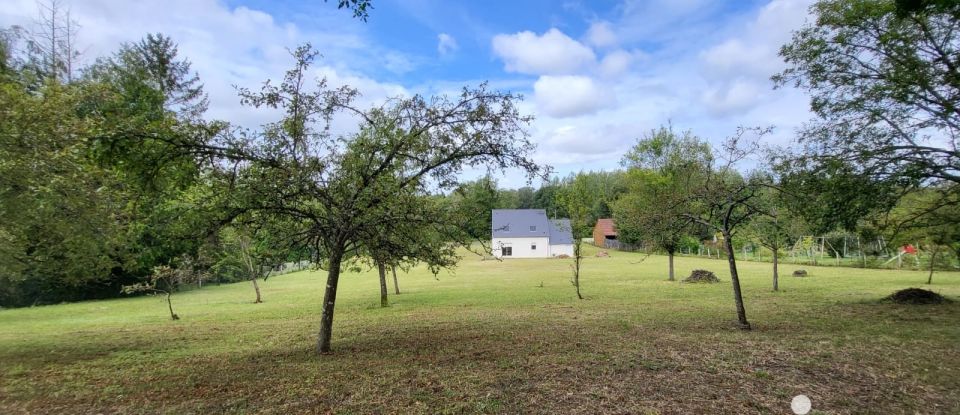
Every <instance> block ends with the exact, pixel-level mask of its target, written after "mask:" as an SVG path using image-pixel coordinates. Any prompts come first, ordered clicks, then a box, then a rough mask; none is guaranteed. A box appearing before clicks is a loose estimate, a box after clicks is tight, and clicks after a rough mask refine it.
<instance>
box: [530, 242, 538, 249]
mask: <svg viewBox="0 0 960 415" xmlns="http://www.w3.org/2000/svg"><path fill="white" fill-rule="evenodd" d="M530 250H531V251H536V250H537V244H536V243H532V244H530Z"/></svg>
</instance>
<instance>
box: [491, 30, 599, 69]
mask: <svg viewBox="0 0 960 415" xmlns="http://www.w3.org/2000/svg"><path fill="white" fill-rule="evenodd" d="M493 51H494V53H495V54H496V55H497V56H499V57H500V58H501V59H503V61H504V68H505V69H506V70H507V71H508V72H519V73H525V74H532V75H569V74H573V73H577V72H579V71H581V70H583V69H584V68H587V67H590V66H591V65H593V64H594V63H595V62H596V56H595V55H594V54H593V51H592V50H591V49H590V48H588V47H586V46H584V45H583V44H581V43H580V42H577V41H576V40H573V39H571V38H570V37H569V36H567V35H565V34H563V32H561V31H559V30H557V29H550V30H548V31H547V32H546V33H544V34H543V35H539V36H538V35H537V34H535V33H533V32H530V31H524V32H520V33H516V34H512V35H506V34H499V35H496V36H494V37H493Z"/></svg>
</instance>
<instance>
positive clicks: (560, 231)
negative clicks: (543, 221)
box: [550, 219, 573, 245]
mask: <svg viewBox="0 0 960 415" xmlns="http://www.w3.org/2000/svg"><path fill="white" fill-rule="evenodd" d="M571 229H573V228H571V227H570V219H551V220H550V245H570V244H572V243H573V233H572V232H571Z"/></svg>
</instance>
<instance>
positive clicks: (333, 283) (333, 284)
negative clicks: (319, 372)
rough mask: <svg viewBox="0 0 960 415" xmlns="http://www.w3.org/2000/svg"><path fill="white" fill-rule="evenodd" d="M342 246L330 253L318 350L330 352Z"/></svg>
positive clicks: (322, 352)
mask: <svg viewBox="0 0 960 415" xmlns="http://www.w3.org/2000/svg"><path fill="white" fill-rule="evenodd" d="M342 259H343V251H342V248H341V249H340V250H335V251H333V252H331V253H330V269H329V270H328V271H327V289H326V291H324V293H323V314H322V315H321V317H320V333H319V335H318V336H317V351H318V352H320V353H321V354H328V353H330V338H331V336H332V335H333V310H334V305H335V304H336V302H337V283H339V282H340V261H341V260H342Z"/></svg>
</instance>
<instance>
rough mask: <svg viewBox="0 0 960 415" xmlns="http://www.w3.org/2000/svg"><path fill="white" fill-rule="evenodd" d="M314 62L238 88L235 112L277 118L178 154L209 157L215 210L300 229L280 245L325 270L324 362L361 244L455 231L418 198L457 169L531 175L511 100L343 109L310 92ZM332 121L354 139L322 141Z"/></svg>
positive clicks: (347, 102)
mask: <svg viewBox="0 0 960 415" xmlns="http://www.w3.org/2000/svg"><path fill="white" fill-rule="evenodd" d="M315 57H316V52H314V51H313V50H312V48H310V47H309V46H303V47H300V48H298V49H297V50H296V51H295V52H294V58H295V60H296V64H295V66H294V68H293V69H291V70H289V71H288V72H287V73H286V75H285V76H284V79H283V80H282V81H281V82H279V83H278V84H273V83H270V82H267V83H264V85H263V86H262V87H261V88H260V90H258V91H253V90H248V89H241V90H240V95H241V100H242V102H243V103H245V104H247V105H252V106H255V107H267V108H276V109H278V110H280V111H281V112H282V113H283V117H282V118H281V119H280V120H278V121H277V122H274V123H269V124H266V125H264V126H263V127H262V128H261V129H260V130H259V131H256V132H246V131H234V132H233V133H231V134H224V135H222V136H220V137H219V141H217V142H212V143H194V145H193V146H189V147H188V146H184V150H189V151H190V152H191V153H192V154H196V155H212V156H213V157H214V160H215V161H214V162H213V163H211V164H210V167H211V168H217V167H218V166H219V167H220V168H222V172H221V173H223V174H224V176H223V180H225V181H227V182H230V181H231V180H233V181H234V183H235V184H234V186H233V187H232V188H231V190H232V191H231V192H229V193H228V194H226V199H227V203H226V205H227V207H226V209H225V211H227V212H234V213H236V212H250V211H257V212H263V213H265V214H271V215H277V216H280V217H284V218H288V219H290V220H293V221H297V222H298V223H300V224H301V225H302V227H303V231H302V232H298V233H297V234H296V235H292V236H291V239H292V240H295V241H298V242H297V243H298V244H300V245H302V246H304V247H309V248H311V250H312V252H313V253H314V260H315V261H317V262H319V263H321V264H322V266H323V267H324V268H325V269H326V270H327V284H326V290H325V293H324V298H323V306H322V309H323V313H322V316H321V324H320V333H319V336H318V341H317V346H318V350H319V351H320V352H322V353H327V352H329V351H330V350H331V347H330V346H331V336H332V329H333V321H334V310H335V304H336V295H337V287H338V283H339V279H340V273H341V270H342V267H343V265H344V263H345V262H348V261H350V260H351V258H356V256H357V255H358V254H360V253H362V251H363V248H364V246H365V242H366V241H367V240H369V239H370V235H372V234H376V233H377V232H379V230H380V229H382V228H383V227H384V226H385V225H387V224H389V223H393V222H403V221H408V222H409V223H419V224H420V225H421V226H423V227H427V226H430V225H434V226H439V225H446V226H449V225H450V224H455V223H456V218H451V217H450V216H448V215H446V214H444V211H443V210H439V209H435V208H434V207H433V206H432V205H430V204H428V203H423V201H424V200H427V199H425V198H423V196H426V195H429V194H430V192H431V191H432V190H437V189H440V190H445V191H449V190H451V189H452V188H455V187H456V186H457V185H458V184H459V182H458V180H457V175H458V173H459V172H460V171H461V170H462V169H464V168H465V167H481V166H487V167H490V168H508V167H517V168H520V169H522V170H525V171H527V172H529V173H530V174H537V173H540V171H541V168H540V167H539V166H538V165H536V164H535V163H534V162H533V161H531V160H530V159H529V158H528V155H529V154H530V152H531V151H532V149H533V144H532V143H530V142H529V140H528V139H527V132H526V130H525V128H526V125H527V123H528V122H529V120H530V118H529V117H526V116H523V115H520V114H519V112H518V110H517V108H516V105H515V101H516V97H515V96H514V95H512V94H508V93H501V92H496V91H491V90H489V89H488V88H487V87H486V86H481V87H479V88H476V89H469V88H467V89H464V90H463V91H462V92H461V94H460V95H459V96H456V97H452V98H451V97H433V98H423V97H420V96H414V97H409V98H396V99H393V100H390V101H388V102H387V103H386V104H384V105H383V106H380V107H376V108H373V109H370V110H366V109H362V108H359V107H357V106H355V105H354V102H353V99H354V98H355V97H356V95H357V92H356V91H355V90H353V89H351V88H348V87H343V88H337V89H330V88H328V87H327V86H326V84H325V82H323V81H320V82H319V84H318V85H316V88H313V87H312V86H313V85H314V82H313V80H312V78H311V77H310V75H309V74H310V72H309V67H310V65H311V64H312V63H313V61H314V59H315ZM338 112H342V113H345V114H347V115H349V116H353V117H354V118H355V119H356V120H357V121H358V122H359V124H360V132H359V133H357V134H350V135H343V136H333V135H331V134H330V133H329V130H328V129H326V128H323V127H322V124H323V123H324V122H325V121H328V120H329V119H330V117H331V116H332V115H333V114H335V113H338ZM229 161H232V162H234V163H237V164H241V163H242V164H250V165H253V166H256V171H257V175H256V176H245V177H236V176H234V175H231V174H230V173H229V172H230V171H232V168H230V169H228V168H226V166H225V163H226V162H229Z"/></svg>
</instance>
